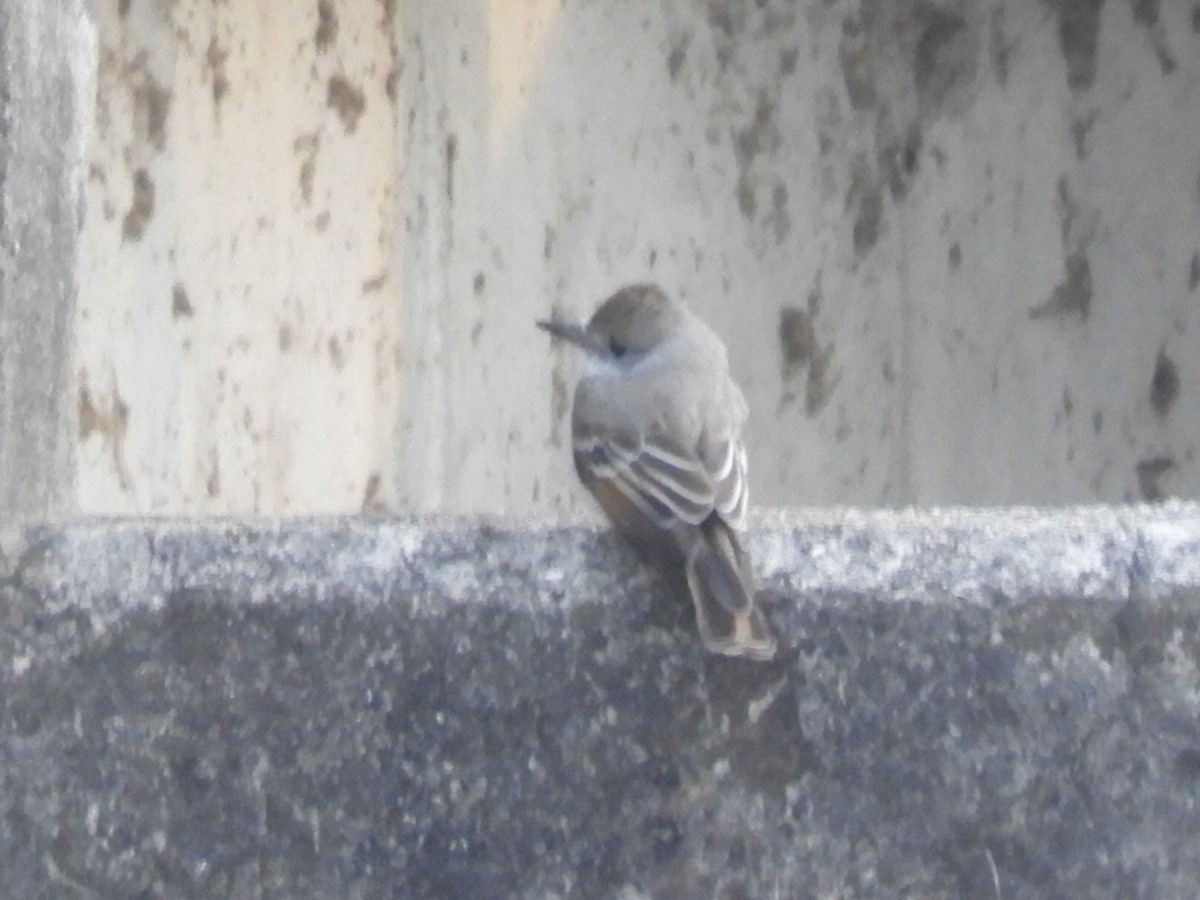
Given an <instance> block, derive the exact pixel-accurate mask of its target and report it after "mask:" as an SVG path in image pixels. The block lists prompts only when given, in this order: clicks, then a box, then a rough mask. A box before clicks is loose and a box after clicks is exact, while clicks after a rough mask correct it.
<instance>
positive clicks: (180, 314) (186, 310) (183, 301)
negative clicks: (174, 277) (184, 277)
mask: <svg viewBox="0 0 1200 900" xmlns="http://www.w3.org/2000/svg"><path fill="white" fill-rule="evenodd" d="M195 314H196V311H195V310H194V309H192V303H191V301H190V300H189V299H188V292H187V288H185V287H184V286H183V282H181V281H177V282H175V286H174V287H173V288H171V316H172V318H176V319H190V318H192V316H194V315H195Z"/></svg>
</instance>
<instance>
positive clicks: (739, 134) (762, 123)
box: [733, 91, 780, 220]
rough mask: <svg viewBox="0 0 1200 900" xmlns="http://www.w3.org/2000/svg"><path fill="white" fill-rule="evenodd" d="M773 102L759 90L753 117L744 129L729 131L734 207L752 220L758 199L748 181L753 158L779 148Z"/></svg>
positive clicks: (765, 93)
mask: <svg viewBox="0 0 1200 900" xmlns="http://www.w3.org/2000/svg"><path fill="white" fill-rule="evenodd" d="M774 116H775V104H774V103H773V102H772V100H771V98H770V97H769V96H768V95H767V92H766V91H759V94H758V102H757V103H756V104H755V107H754V118H753V119H752V120H751V122H750V124H749V125H747V126H746V127H745V128H740V129H735V130H734V132H733V155H734V158H735V159H736V160H737V164H738V170H739V174H738V183H737V189H736V192H737V200H738V208H739V209H741V211H742V215H743V216H745V217H746V219H747V220H752V219H753V218H754V214H755V212H756V211H757V209H758V198H757V197H756V196H755V193H754V187H753V185H752V184H751V183H750V168H751V166H752V165H753V164H754V161H755V159H756V158H757V157H759V156H761V155H762V154H764V153H769V152H770V151H774V150H776V149H778V148H779V144H780V137H779V130H778V128H776V126H775V122H774Z"/></svg>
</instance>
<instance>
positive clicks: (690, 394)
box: [537, 284, 775, 660]
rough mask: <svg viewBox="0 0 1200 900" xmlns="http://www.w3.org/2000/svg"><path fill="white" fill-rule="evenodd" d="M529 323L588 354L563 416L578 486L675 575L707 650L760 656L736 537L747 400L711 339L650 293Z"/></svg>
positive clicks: (750, 583)
mask: <svg viewBox="0 0 1200 900" xmlns="http://www.w3.org/2000/svg"><path fill="white" fill-rule="evenodd" d="M537 324H538V325H539V326H540V327H541V328H544V329H545V330H546V331H548V332H550V334H552V335H554V336H555V337H557V338H561V339H563V340H566V341H569V342H570V343H572V344H575V345H576V346H578V347H581V348H582V349H583V350H585V351H586V352H587V355H588V363H587V368H586V369H585V371H584V373H583V375H582V377H581V378H580V380H579V384H578V386H577V387H576V388H575V405H574V410H573V413H572V417H571V436H572V444H573V448H574V453H575V469H576V471H577V472H578V473H579V478H580V480H581V481H583V483H584V485H585V486H586V487H587V488H588V490H590V491H591V492H592V494H593V495H594V496H595V497H596V499H597V500H598V501H599V502H600V505H601V506H602V507H603V508H604V511H605V512H606V513H607V514H608V517H609V518H610V519H611V520H612V522H613V524H614V525H615V526H616V527H617V530H618V531H619V532H621V533H622V534H623V535H624V536H625V537H626V538H627V539H629V541H630V542H631V543H632V544H633V545H634V546H635V547H636V548H637V549H638V550H639V551H640V552H641V553H642V554H643V555H644V556H647V557H649V558H650V559H652V560H653V561H655V562H656V563H658V564H659V565H662V566H665V567H667V568H668V569H674V570H675V571H678V569H680V568H682V569H683V570H684V572H685V573H686V575H687V584H688V588H689V590H690V592H691V595H692V601H693V602H694V604H695V607H696V623H697V625H698V626H699V629H700V637H701V639H702V640H703V641H704V646H705V647H707V648H708V649H709V650H712V651H715V652H717V653H723V654H725V655H727V656H745V657H748V658H750V659H758V660H766V659H770V658H771V657H772V656H774V654H775V638H774V637H773V636H772V635H771V631H770V628H769V627H768V625H767V622H766V620H765V619H764V618H763V615H762V612H761V611H760V610H759V609H758V608H757V607H756V606H755V602H754V576H753V573H752V572H751V569H750V560H749V557H748V556H747V555H746V551H745V550H744V549H743V547H742V545H741V543H740V541H739V539H738V529H740V528H741V527H742V524H743V522H744V521H745V518H746V505H747V484H746V451H745V448H744V447H743V446H742V438H741V432H742V424H743V423H744V422H745V420H746V401H745V400H744V399H743V397H742V392H741V391H740V390H739V389H738V386H737V385H736V384H735V383H734V382H733V379H732V378H731V377H730V375H729V361H728V358H727V355H726V351H725V345H724V344H723V343H722V342H721V339H720V338H719V337H717V335H716V333H715V332H713V330H712V329H711V328H709V327H708V326H707V325H705V324H704V323H703V322H702V321H700V320H699V319H698V318H696V316H694V315H693V314H692V313H691V311H689V310H688V308H687V307H686V306H684V305H683V303H681V302H679V301H677V300H674V299H672V298H670V297H668V296H667V295H666V294H665V293H664V292H663V291H662V290H660V289H659V288H658V287H656V286H654V285H650V284H635V285H630V286H628V287H624V288H622V289H621V290H619V291H617V292H616V293H615V294H613V295H612V296H611V297H609V298H608V299H607V300H605V301H604V303H602V304H601V305H600V308H599V309H597V310H596V312H595V314H594V315H593V316H592V318H591V320H590V321H589V322H588V323H587V325H586V326H584V325H577V324H569V323H565V322H559V321H548V322H538V323H537Z"/></svg>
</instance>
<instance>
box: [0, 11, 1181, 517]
mask: <svg viewBox="0 0 1200 900" xmlns="http://www.w3.org/2000/svg"><path fill="white" fill-rule="evenodd" d="M1198 22H1200V19H1198V14H1197V13H1196V6H1195V2H1194V0H1177V2H1172V3H1166V2H1161V0H1130V2H1107V3H1105V2H1101V0H983V2H977V3H964V2H954V3H952V2H936V3H933V2H920V3H915V2H912V0H869V2H868V0H705V2H702V3H698V2H694V0H659V2H653V3H647V2H638V0H522V2H519V3H518V2H509V3H500V2H491V3H488V2H483V0H461V2H455V3H448V2H446V0H336V2H335V0H303V2H299V3H297V2H294V0H244V2H238V3H233V2H219V3H217V2H213V0H170V2H166V0H160V2H150V0H59V2H44V0H6V2H4V3H3V4H2V5H0V29H3V30H4V32H5V35H4V39H3V40H2V41H0V45H2V47H3V49H0V53H3V55H4V59H3V69H4V90H5V91H7V92H8V93H7V95H6V96H5V95H4V91H0V107H3V109H4V113H3V123H2V125H0V179H3V182H4V186H3V188H0V193H3V195H4V196H3V201H4V208H5V210H6V212H5V215H6V216H7V218H6V219H5V221H4V222H3V223H0V266H3V267H4V269H5V274H4V279H5V281H4V287H5V291H6V294H5V297H4V298H3V299H0V341H2V343H0V377H2V378H3V379H4V384H3V385H0V387H3V390H0V503H2V502H3V501H4V500H5V499H7V498H14V497H19V498H20V503H21V506H22V507H23V508H24V509H26V510H28V511H29V512H31V513H32V514H35V515H37V514H43V515H45V514H56V513H58V512H61V511H62V509H63V508H64V507H65V508H70V509H78V510H81V511H83V512H88V513H98V514H147V513H171V514H185V515H192V514H198V513H210V514H228V513H267V514H297V513H314V512H322V513H323V512H356V511H359V510H363V511H367V512H378V511H383V510H391V511H405V512H413V511H416V512H424V511H429V512H455V513H466V514H475V513H480V512H486V513H505V514H525V513H531V512H532V513H537V514H543V513H553V514H556V515H562V516H563V518H564V519H570V518H574V517H576V516H577V515H578V514H579V512H580V510H581V509H582V508H584V507H585V505H586V504H587V503H588V502H589V501H588V499H587V497H586V495H584V494H583V493H582V492H580V491H578V490H577V488H576V485H575V483H574V474H573V472H572V471H571V466H570V460H569V454H567V453H565V452H564V450H563V446H562V444H563V439H564V435H565V433H566V431H567V430H568V423H569V420H568V418H567V417H568V415H569V409H568V407H569V404H568V403H567V398H568V396H569V395H568V393H567V391H568V389H569V384H570V382H571V380H572V379H573V378H574V376H575V374H576V371H577V368H576V367H577V366H578V365H579V361H578V360H577V359H574V358H572V356H571V355H569V354H565V353H555V352H554V351H552V350H551V349H550V348H549V342H548V341H546V340H539V335H537V334H536V333H535V332H534V330H533V328H532V321H533V320H534V319H535V318H543V317H545V316H546V315H547V314H548V313H550V312H551V311H552V310H553V311H556V312H558V313H560V314H563V315H579V316H582V315H584V314H585V313H586V312H588V311H589V310H590V309H591V308H592V307H593V306H594V304H595V303H596V302H598V301H599V300H600V298H601V297H603V296H604V295H606V294H607V293H609V292H611V291H612V290H613V289H614V288H615V287H617V286H618V285H619V284H620V283H622V282H626V281H630V280H633V279H645V278H653V279H656V280H658V281H660V282H661V283H662V284H663V285H665V286H666V287H668V288H669V289H671V290H672V291H676V292H678V293H679V294H680V295H681V296H684V297H685V298H686V299H687V300H688V302H689V303H691V304H693V305H694V306H695V308H696V309H697V311H699V312H700V313H702V314H703V315H704V316H705V317H706V318H708V319H709V320H710V321H711V322H712V324H713V325H714V327H715V328H716V329H717V330H718V331H719V332H720V333H721V334H722V335H723V336H724V337H725V338H726V340H727V342H728V344H729V348H730V358H731V361H732V365H733V369H734V372H735V374H736V375H737V376H738V378H739V380H741V381H742V383H743V385H744V387H745V389H746V393H747V397H748V399H749V403H750V407H751V409H752V410H753V413H752V416H751V419H750V422H749V426H748V428H749V432H748V439H749V444H750V450H751V478H752V482H753V484H752V488H753V490H752V493H753V494H754V495H755V496H756V497H758V498H760V499H763V498H769V499H768V502H769V503H771V504H772V505H779V506H787V505H797V504H804V505H811V504H826V503H849V504H856V505H871V506H873V505H881V504H882V505H894V506H904V505H908V504H919V505H935V504H946V503H958V504H997V505H1007V504H1011V503H1030V502H1033V503H1039V504H1060V503H1078V502H1132V501H1156V500H1159V499H1162V498H1164V497H1172V496H1176V497H1190V498H1198V497H1200V321H1198V310H1200V303H1198V300H1200V240H1198V235H1200V27H1198V24H1197V23H1198ZM4 171H7V174H4ZM81 221H82V226H81V225H80V222H81ZM14 250H15V251H17V252H14ZM14 291H19V298H18V293H14ZM72 292H74V293H75V294H77V302H75V303H74V304H73V305H69V304H67V303H66V302H65V299H64V298H66V297H68V296H70V295H71V293H72ZM17 299H19V300H20V302H19V303H18V302H17ZM31 299H32V301H33V302H30V301H31ZM76 412H78V418H79V422H78V427H77V428H72V427H70V423H69V422H68V421H67V419H68V417H70V416H73V415H74V414H75V413H76ZM51 451H53V452H52V453H51ZM47 459H52V460H53V465H52V466H46V465H44V462H45V460H47ZM9 508H11V507H9V506H0V509H9Z"/></svg>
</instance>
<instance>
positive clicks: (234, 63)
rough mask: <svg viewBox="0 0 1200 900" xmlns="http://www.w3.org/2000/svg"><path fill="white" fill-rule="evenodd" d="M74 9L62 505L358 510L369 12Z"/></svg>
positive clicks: (389, 161)
mask: <svg viewBox="0 0 1200 900" xmlns="http://www.w3.org/2000/svg"><path fill="white" fill-rule="evenodd" d="M97 9H98V11H99V28H100V34H101V46H100V59H99V89H98V93H97V95H96V96H97V105H96V109H95V110H94V117H95V122H94V127H95V139H94V142H93V145H92V150H91V154H90V158H89V166H88V173H87V219H86V223H85V227H84V231H83V236H82V240H81V250H80V260H79V278H80V282H81V287H80V294H79V309H78V316H77V320H76V324H77V334H78V342H79V350H78V357H77V360H76V369H75V374H76V376H77V385H76V391H77V394H78V398H79V400H78V402H79V407H80V414H81V418H82V421H81V440H80V453H79V493H80V504H81V506H82V507H83V508H84V509H85V510H88V511H95V512H143V511H148V512H161V511H169V510H185V509H191V510H203V511H210V512H215V511H223V510H260V511H266V510H279V511H284V510H286V511H290V512H300V511H321V510H347V509H358V508H359V507H360V506H362V505H367V506H370V505H371V503H372V502H373V500H374V497H375V496H376V495H377V494H379V492H380V490H381V487H380V486H381V484H383V483H384V481H385V479H386V481H388V482H390V481H391V471H390V467H391V452H392V439H391V434H392V430H393V426H392V418H393V417H394V415H395V413H394V409H395V407H396V405H397V393H396V381H397V378H398V375H399V367H398V360H397V339H398V336H397V322H398V313H397V310H398V304H399V303H400V302H401V297H400V294H399V291H398V281H397V279H396V277H395V272H394V269H393V260H392V254H393V252H394V247H395V240H394V239H395V232H396V229H397V222H396V215H395V209H396V201H395V198H394V192H395V185H396V184H397V183H398V180H399V178H398V170H399V167H400V165H401V163H402V161H403V160H402V157H401V156H400V155H399V153H398V150H397V140H396V135H397V130H396V120H395V117H396V109H397V107H396V105H395V104H394V103H393V102H392V101H391V99H389V94H390V95H393V96H394V93H395V79H396V76H397V71H398V67H399V65H400V61H399V59H398V56H397V49H396V47H395V45H394V41H393V39H392V37H391V35H392V32H393V29H394V25H393V22H392V15H393V10H392V8H391V7H390V6H387V5H381V4H379V3H377V2H374V0H358V2H352V3H332V2H321V3H316V2H313V3H306V4H303V5H298V4H296V3H293V2H291V0H268V2H256V3H236V4H222V3H215V4H214V3H211V2H209V0H185V2H172V3H168V2H156V0H155V2H152V0H103V2H100V3H98V4H97Z"/></svg>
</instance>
